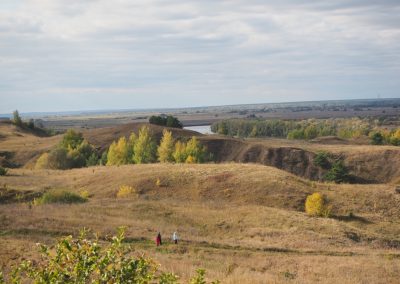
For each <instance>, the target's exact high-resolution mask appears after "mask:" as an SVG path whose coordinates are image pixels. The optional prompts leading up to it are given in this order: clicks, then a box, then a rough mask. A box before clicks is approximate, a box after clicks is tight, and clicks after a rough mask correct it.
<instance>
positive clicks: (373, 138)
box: [371, 132, 383, 145]
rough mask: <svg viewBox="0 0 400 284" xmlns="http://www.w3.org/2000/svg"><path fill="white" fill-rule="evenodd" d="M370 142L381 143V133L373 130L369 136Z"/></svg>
mask: <svg viewBox="0 0 400 284" xmlns="http://www.w3.org/2000/svg"><path fill="white" fill-rule="evenodd" d="M371 143H372V144H373V145H382V144H383V135H382V134H381V133H380V132H375V133H374V134H372V136H371Z"/></svg>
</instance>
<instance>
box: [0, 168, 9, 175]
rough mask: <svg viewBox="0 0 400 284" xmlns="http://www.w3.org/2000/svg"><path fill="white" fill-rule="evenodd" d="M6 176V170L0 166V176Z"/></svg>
mask: <svg viewBox="0 0 400 284" xmlns="http://www.w3.org/2000/svg"><path fill="white" fill-rule="evenodd" d="M6 174H7V169H6V168H3V167H2V166H0V176H5V175H6Z"/></svg>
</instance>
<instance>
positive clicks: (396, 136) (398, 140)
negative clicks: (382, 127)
mask: <svg viewBox="0 0 400 284" xmlns="http://www.w3.org/2000/svg"><path fill="white" fill-rule="evenodd" d="M390 144H392V145H395V146H400V129H397V130H396V131H394V132H393V134H392V135H391V136H390Z"/></svg>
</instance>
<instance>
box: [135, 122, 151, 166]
mask: <svg viewBox="0 0 400 284" xmlns="http://www.w3.org/2000/svg"><path fill="white" fill-rule="evenodd" d="M155 154H156V144H155V142H154V141H153V137H152V135H151V133H150V129H149V128H148V127H147V126H143V127H142V128H140V130H139V136H138V138H137V140H136V141H135V145H134V146H133V161H134V162H135V163H136V164H145V163H151V162H154V161H155Z"/></svg>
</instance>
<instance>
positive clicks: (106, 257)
mask: <svg viewBox="0 0 400 284" xmlns="http://www.w3.org/2000/svg"><path fill="white" fill-rule="evenodd" d="M123 240H124V229H123V228H120V229H119V230H118V234H117V235H116V236H114V237H113V238H112V239H111V241H110V242H109V244H108V245H106V246H104V247H103V246H102V245H101V244H100V243H99V240H97V239H96V240H94V241H91V240H89V239H87V238H86V232H85V231H82V232H81V235H80V237H79V238H78V239H73V238H72V237H71V236H69V237H66V238H64V239H61V240H59V241H58V243H57V244H56V246H55V250H54V251H52V250H50V248H49V247H47V246H46V245H43V244H38V246H39V249H40V254H41V260H40V261H39V262H33V261H29V260H28V261H26V260H25V261H23V262H22V263H21V264H19V265H18V266H17V267H15V268H14V270H13V271H12V273H11V275H10V277H9V278H10V279H7V280H9V281H10V282H12V283H16V284H19V283H26V282H33V283H75V284H76V283H79V284H83V283H96V284H97V283H98V284H100V283H104V284H105V283H121V284H123V283H142V284H145V283H160V284H161V283H163V284H168V283H171V284H172V283H178V276H176V275H175V274H173V273H168V272H161V271H159V265H157V264H156V263H155V262H154V261H153V260H152V259H150V258H146V257H144V256H143V255H141V256H132V249H131V248H130V247H127V246H124V245H123V243H122V242H123ZM29 280H31V281H29ZM0 283H1V284H2V283H5V282H4V279H2V274H1V273H0ZM190 283H191V284H200V283H201V284H203V283H204V284H205V283H206V281H205V271H204V270H203V269H199V270H197V274H196V275H195V276H194V277H193V278H192V279H191V280H190ZM212 283H218V281H217V282H212Z"/></svg>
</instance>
